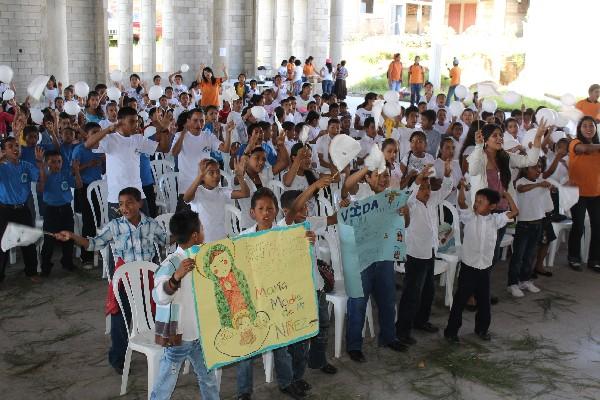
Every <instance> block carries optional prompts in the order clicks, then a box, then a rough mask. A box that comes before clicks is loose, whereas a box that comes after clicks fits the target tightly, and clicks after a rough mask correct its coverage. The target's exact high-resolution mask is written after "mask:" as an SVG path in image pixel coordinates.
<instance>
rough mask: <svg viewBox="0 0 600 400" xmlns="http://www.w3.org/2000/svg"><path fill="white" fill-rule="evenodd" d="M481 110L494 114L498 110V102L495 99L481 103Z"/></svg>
mask: <svg viewBox="0 0 600 400" xmlns="http://www.w3.org/2000/svg"><path fill="white" fill-rule="evenodd" d="M481 108H482V109H483V111H487V112H489V113H492V114H493V113H494V112H495V111H496V109H497V108H498V103H496V100H493V99H485V100H483V102H482V103H481Z"/></svg>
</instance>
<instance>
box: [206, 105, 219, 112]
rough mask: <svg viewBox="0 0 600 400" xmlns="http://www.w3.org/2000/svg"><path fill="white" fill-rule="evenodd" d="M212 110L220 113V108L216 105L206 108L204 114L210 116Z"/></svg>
mask: <svg viewBox="0 0 600 400" xmlns="http://www.w3.org/2000/svg"><path fill="white" fill-rule="evenodd" d="M210 110H215V111H219V107H217V106H215V105H212V104H211V105H208V106H206V107H204V112H205V113H207V114H208V112H209V111H210Z"/></svg>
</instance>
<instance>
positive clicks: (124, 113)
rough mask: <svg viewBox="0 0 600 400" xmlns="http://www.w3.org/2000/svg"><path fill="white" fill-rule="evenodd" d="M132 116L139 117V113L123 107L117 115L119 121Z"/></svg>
mask: <svg viewBox="0 0 600 400" xmlns="http://www.w3.org/2000/svg"><path fill="white" fill-rule="evenodd" d="M131 115H133V116H135V117H137V115H138V113H137V111H135V109H134V108H131V107H123V108H121V109H120V110H119V112H118V113H117V119H123V118H126V117H129V116H131Z"/></svg>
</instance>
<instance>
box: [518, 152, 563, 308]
mask: <svg viewBox="0 0 600 400" xmlns="http://www.w3.org/2000/svg"><path fill="white" fill-rule="evenodd" d="M541 173H542V168H541V165H540V163H537V164H536V165H532V166H531V167H527V168H523V169H522V170H521V176H522V178H520V179H517V181H516V184H515V186H516V189H517V203H518V204H519V217H518V218H517V227H516V232H515V240H514V242H513V254H512V257H511V259H510V264H509V268H508V291H509V293H510V294H512V295H513V297H523V290H529V291H530V292H531V293H538V292H539V291H540V289H538V288H537V287H536V286H535V285H534V284H533V282H532V280H531V274H532V272H533V264H534V260H535V253H536V247H537V245H538V243H539V241H540V237H541V235H542V227H543V225H544V217H545V216H546V212H549V211H552V209H553V208H554V207H553V204H552V198H551V197H550V188H551V187H552V185H551V184H550V183H549V182H546V181H545V180H543V179H542V178H541V177H540V175H541Z"/></svg>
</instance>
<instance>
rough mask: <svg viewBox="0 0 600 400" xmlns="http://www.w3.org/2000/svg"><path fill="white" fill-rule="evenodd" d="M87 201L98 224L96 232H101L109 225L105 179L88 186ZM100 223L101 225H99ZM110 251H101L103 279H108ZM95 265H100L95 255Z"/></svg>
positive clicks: (107, 249) (106, 249) (95, 254)
mask: <svg viewBox="0 0 600 400" xmlns="http://www.w3.org/2000/svg"><path fill="white" fill-rule="evenodd" d="M94 195H95V196H96V199H97V200H98V204H99V207H98V208H99V210H100V215H96V209H95V207H94V202H93V198H94ZM86 197H87V201H88V203H89V204H90V208H91V209H92V215H93V216H94V221H95V222H96V223H97V225H96V230H97V231H98V230H100V229H102V228H103V227H104V225H106V224H108V183H107V182H106V180H104V179H100V180H97V181H94V182H92V183H90V184H89V185H88V188H87V193H86ZM98 221H99V223H98ZM109 251H110V249H109V248H108V246H107V247H106V248H105V249H103V250H100V254H102V277H103V278H108V256H109ZM94 265H98V254H97V253H94Z"/></svg>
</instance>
